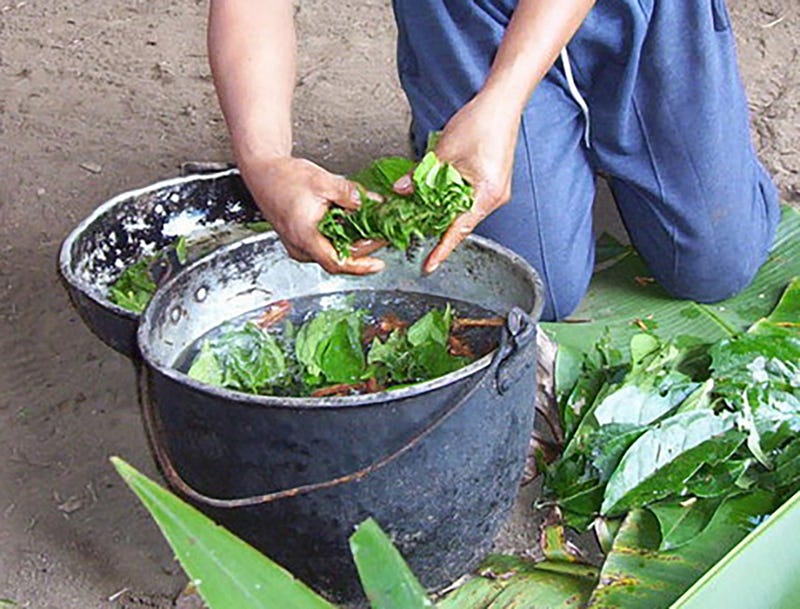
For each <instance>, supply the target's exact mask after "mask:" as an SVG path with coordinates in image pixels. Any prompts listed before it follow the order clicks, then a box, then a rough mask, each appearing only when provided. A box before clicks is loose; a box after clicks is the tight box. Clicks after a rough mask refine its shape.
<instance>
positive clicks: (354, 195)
mask: <svg viewBox="0 0 800 609" xmlns="http://www.w3.org/2000/svg"><path fill="white" fill-rule="evenodd" d="M350 200H351V201H352V202H353V204H354V205H361V193H360V192H358V188H354V189H353V190H351V191H350Z"/></svg>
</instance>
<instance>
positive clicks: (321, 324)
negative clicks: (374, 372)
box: [295, 309, 366, 383]
mask: <svg viewBox="0 0 800 609" xmlns="http://www.w3.org/2000/svg"><path fill="white" fill-rule="evenodd" d="M363 315H364V314H363V312H362V311H354V310H353V309H327V310H324V311H320V312H319V313H317V314H316V315H315V316H314V317H313V318H312V319H311V320H309V321H307V322H306V323H304V324H303V325H302V326H301V327H300V329H299V330H298V331H297V337H296V339H295V354H296V356H297V360H298V361H299V362H300V364H302V365H303V366H304V368H305V370H306V373H307V374H308V376H309V377H310V379H317V381H316V382H318V383H320V382H328V383H349V382H354V381H356V380H358V379H359V378H361V375H362V374H363V373H364V372H365V370H366V360H365V359H364V352H363V350H362V348H361V330H362V326H363ZM340 360H341V361H340Z"/></svg>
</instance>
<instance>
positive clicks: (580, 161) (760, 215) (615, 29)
mask: <svg viewBox="0 0 800 609" xmlns="http://www.w3.org/2000/svg"><path fill="white" fill-rule="evenodd" d="M515 4H516V1H515V0H425V1H424V2H419V1H418V0H394V8H395V17H396V20H397V24H398V31H399V36H398V65H399V71H400V79H401V82H402V85H403V88H404V90H405V92H406V95H407V96H408V99H409V102H410V104H411V108H412V116H413V123H412V139H413V140H414V143H415V147H416V148H417V152H418V153H419V152H420V149H421V147H422V146H424V142H425V141H426V138H427V134H428V132H430V131H432V130H437V129H441V128H442V127H443V126H444V125H445V123H446V122H447V121H448V119H449V118H450V117H451V116H452V115H453V114H454V113H455V112H456V111H457V110H459V109H460V108H461V107H462V106H463V105H464V104H465V103H466V102H467V101H468V100H469V99H470V98H472V97H473V96H474V95H475V93H476V92H477V91H478V90H479V88H480V87H481V86H482V84H483V82H484V80H485V78H486V75H487V73H488V71H489V68H490V65H491V62H492V59H493V57H494V55H495V52H496V50H497V47H498V45H499V43H500V41H501V39H502V37H503V34H504V32H505V28H506V26H507V25H508V22H509V20H510V18H511V14H512V12H513V10H514V6H515ZM568 56H569V59H570V61H569V64H570V65H571V68H572V72H573V82H574V83H575V84H576V85H577V89H578V91H579V96H581V97H582V98H583V99H584V100H585V101H586V102H587V105H588V120H589V121H590V130H589V138H588V146H587V142H586V141H585V136H586V128H587V115H586V114H584V112H583V111H582V109H581V108H580V106H579V105H578V103H577V100H576V97H575V95H574V94H570V90H569V87H568V84H569V83H568V80H567V77H566V72H565V68H566V66H565V65H564V62H563V60H561V61H557V62H556V64H555V65H554V66H553V68H552V69H551V70H550V71H549V72H548V74H547V75H546V77H545V78H544V80H543V81H542V82H541V83H540V84H539V86H538V87H537V88H536V90H535V92H534V93H533V95H532V97H531V99H530V101H529V103H528V105H527V107H526V109H525V111H524V113H523V115H522V120H521V123H520V131H519V137H518V143H517V149H516V157H515V165H514V174H513V181H512V196H511V200H510V202H509V203H508V204H507V205H505V206H504V207H502V208H501V209H499V210H497V211H496V212H495V213H493V214H492V215H491V216H489V217H488V218H487V219H486V220H484V221H483V222H482V223H481V225H480V226H479V228H478V230H477V231H476V232H478V233H480V234H483V235H485V236H487V237H490V238H492V239H494V240H496V241H498V242H500V243H502V244H504V245H506V246H507V247H509V248H511V249H512V250H514V251H516V252H517V253H519V254H521V255H522V256H524V257H525V258H526V259H527V260H528V261H529V262H530V263H531V264H532V265H533V266H534V268H536V269H537V270H538V271H539V273H540V275H541V276H542V278H543V281H544V285H545V290H546V297H547V302H546V304H545V312H544V319H558V318H562V317H564V316H566V315H569V314H570V313H571V312H572V311H573V310H574V309H575V307H576V306H577V305H578V303H579V302H580V300H581V298H582V297H583V295H584V293H585V292H586V289H587V286H588V283H589V279H590V277H591V274H592V268H593V265H594V237H593V233H592V213H591V206H592V202H593V200H594V194H595V175H596V174H597V173H598V172H602V173H603V174H605V175H606V176H607V177H608V180H609V183H610V185H611V189H612V192H613V194H614V197H615V199H616V202H617V207H618V209H619V212H620V215H621V217H622V219H623V222H624V224H625V226H626V228H627V231H628V233H629V236H630V239H631V242H632V243H633V245H634V246H635V247H636V249H637V250H638V252H639V253H640V254H641V256H642V257H643V258H644V259H645V261H646V262H647V263H648V265H649V267H650V269H651V272H652V273H653V275H654V277H655V278H656V279H657V280H658V281H659V282H660V283H661V284H662V285H663V286H664V287H665V288H666V289H667V290H668V291H669V292H670V293H672V294H673V295H675V296H676V297H680V298H689V299H693V300H697V301H701V302H713V301H717V300H721V299H724V298H726V297H728V296H732V295H733V294H735V293H736V292H738V291H739V290H741V289H742V288H744V287H745V286H746V285H747V284H748V283H749V282H750V280H751V279H752V277H753V275H754V274H755V272H756V271H757V270H758V267H759V266H761V264H762V263H763V261H764V260H765V258H766V256H767V254H768V251H769V248H770V246H771V244H772V241H773V238H774V233H775V228H776V226H777V222H778V219H779V215H780V211H779V204H778V196H777V192H776V189H775V187H774V185H773V183H772V181H771V180H770V178H769V176H768V175H767V173H766V172H765V170H764V168H763V167H762V166H761V164H760V163H759V161H758V159H757V158H756V155H755V151H754V149H753V145H752V141H751V138H750V131H749V120H748V109H747V102H746V99H745V94H744V89H743V87H742V84H741V80H740V76H739V72H738V67H737V62H736V51H735V48H734V40H733V34H732V32H731V29H730V22H729V17H728V13H727V10H726V8H725V5H724V0H688V1H687V0H602V1H600V2H598V3H597V5H596V6H595V8H593V9H592V11H591V12H590V14H589V15H588V17H587V19H586V20H585V21H584V23H583V24H582V26H581V28H580V29H579V31H578V32H577V33H576V35H575V36H574V37H573V39H572V40H571V41H570V43H569V45H568ZM497 111H498V112H505V111H506V110H505V109H503V108H498V110H497Z"/></svg>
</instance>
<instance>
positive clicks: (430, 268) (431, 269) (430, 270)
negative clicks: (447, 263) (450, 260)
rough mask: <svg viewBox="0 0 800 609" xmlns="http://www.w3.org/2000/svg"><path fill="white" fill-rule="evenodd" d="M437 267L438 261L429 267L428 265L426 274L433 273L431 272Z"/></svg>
mask: <svg viewBox="0 0 800 609" xmlns="http://www.w3.org/2000/svg"><path fill="white" fill-rule="evenodd" d="M438 268H439V263H438V262H435V263H434V264H432V265H431V266H429V267H428V270H427V273H428V275H430V274H431V273H433V272H434V271H435V270H436V269H438Z"/></svg>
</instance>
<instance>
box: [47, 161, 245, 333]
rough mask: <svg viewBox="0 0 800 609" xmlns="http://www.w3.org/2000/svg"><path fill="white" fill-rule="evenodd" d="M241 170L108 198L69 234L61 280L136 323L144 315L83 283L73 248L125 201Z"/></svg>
mask: <svg viewBox="0 0 800 609" xmlns="http://www.w3.org/2000/svg"><path fill="white" fill-rule="evenodd" d="M238 174H239V170H238V169H226V170H224V171H218V172H214V173H203V174H193V175H188V176H182V177H178V178H169V179H167V180H161V181H160V182H155V183H153V184H148V185H147V186H143V187H141V188H136V189H134V190H127V191H125V192H122V193H119V194H117V195H115V196H113V197H112V198H110V199H108V200H107V201H105V202H104V203H102V204H101V205H99V206H98V207H97V208H96V209H95V210H94V211H93V212H92V213H91V214H89V215H88V216H87V217H86V218H84V219H83V220H82V221H81V223H80V224H78V226H76V227H75V228H74V229H73V230H72V232H71V233H70V234H69V235H67V238H66V239H64V241H63V242H62V243H61V249H60V250H59V255H58V268H59V271H60V273H61V277H62V278H63V279H64V280H65V281H66V282H67V283H68V284H69V285H70V286H72V287H73V288H74V289H76V290H78V291H79V292H80V293H81V294H83V295H84V296H85V297H87V298H89V299H90V300H92V301H94V302H95V303H97V304H98V305H99V306H101V307H102V308H104V309H106V310H108V311H111V312H112V313H115V314H116V315H119V316H122V317H126V318H128V319H132V320H138V319H139V318H140V317H141V315H139V314H138V313H134V312H133V311H129V310H128V309H125V308H123V307H121V306H119V305H118V304H115V303H113V302H111V300H109V298H108V296H106V295H103V294H101V293H100V290H97V289H95V288H94V286H91V285H89V284H87V282H86V281H84V280H83V278H82V277H80V276H79V274H78V273H76V272H75V271H74V270H73V258H72V248H73V246H74V245H75V243H76V242H77V241H78V240H79V239H80V238H81V236H82V235H83V234H84V233H85V232H86V230H87V229H88V228H89V226H91V224H92V223H94V222H95V221H96V220H97V219H98V218H100V217H101V216H103V215H104V214H106V213H108V212H109V210H111V209H113V208H114V207H116V206H117V205H118V204H119V203H121V202H122V201H127V200H128V199H135V198H137V197H140V196H142V195H146V194H149V193H151V192H155V191H157V190H161V189H163V188H169V187H172V186H177V185H180V184H184V183H187V182H200V181H205V180H216V179H219V178H226V177H228V176H231V175H238Z"/></svg>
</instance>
